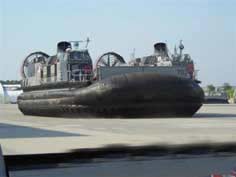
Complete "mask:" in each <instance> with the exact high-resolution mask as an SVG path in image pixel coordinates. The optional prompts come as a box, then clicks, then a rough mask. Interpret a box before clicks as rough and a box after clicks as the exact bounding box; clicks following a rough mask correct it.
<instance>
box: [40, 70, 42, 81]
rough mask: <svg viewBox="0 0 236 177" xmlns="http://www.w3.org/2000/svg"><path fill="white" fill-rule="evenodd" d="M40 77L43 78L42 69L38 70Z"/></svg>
mask: <svg viewBox="0 0 236 177" xmlns="http://www.w3.org/2000/svg"><path fill="white" fill-rule="evenodd" d="M40 77H41V79H43V70H42V69H41V72H40Z"/></svg>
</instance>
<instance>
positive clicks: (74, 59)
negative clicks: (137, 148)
mask: <svg viewBox="0 0 236 177" xmlns="http://www.w3.org/2000/svg"><path fill="white" fill-rule="evenodd" d="M80 42H81V41H70V42H67V41H63V42H59V43H58V44H57V53H56V55H54V56H49V55H47V54H45V53H44V52H35V53H31V54H30V55H28V56H27V57H26V58H25V60H24V62H23V64H22V68H21V75H22V88H23V91H24V92H23V93H22V94H21V95H20V96H19V97H18V107H19V109H20V110H21V112H22V113H23V114H25V115H39V116H67V115H74V116H76V117H82V116H85V115H88V116H98V117H100V116H101V117H134V118H136V117H147V116H155V117H159V116H166V117H172V116H175V117H176V116H192V115H193V114H195V113H196V111H197V110H198V109H199V108H200V107H201V106H202V103H203V101H204V93H203V90H202V89H201V87H200V86H199V83H200V82H199V81H198V80H197V79H196V74H195V73H196V72H195V69H194V62H193V60H192V59H191V57H190V55H188V54H183V49H184V45H183V44H182V42H180V45H179V52H177V49H176V48H175V52H174V54H173V55H170V54H169V51H168V48H167V45H166V44H165V43H156V44H155V45H154V53H153V54H152V55H150V56H146V57H142V58H133V59H132V60H131V61H130V62H129V63H126V61H125V60H124V58H123V57H122V56H121V55H119V54H117V53H115V52H108V53H105V54H103V55H102V56H101V57H99V58H98V60H97V62H96V64H95V67H94V68H93V63H92V59H91V57H90V54H89V52H88V49H87V45H88V42H89V40H87V41H85V42H86V47H85V49H80V46H79V44H80Z"/></svg>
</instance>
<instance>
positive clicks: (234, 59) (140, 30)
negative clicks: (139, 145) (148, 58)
mask: <svg viewBox="0 0 236 177" xmlns="http://www.w3.org/2000/svg"><path fill="white" fill-rule="evenodd" d="M235 9H236V1H235V0H227V1H225V0H221V1H220V0H182V1H180V0H178V1H177V0H145V1H144V0H129V1H128V0H40V1H36V0H20V1H17V0H0V61H1V63H0V80H7V79H8V80H11V79H20V74H19V70H20V65H21V63H22V61H23V59H24V57H26V56H27V55H28V54H29V53H30V52H34V51H44V52H46V53H48V54H49V55H54V54H55V52H56V43H57V42H58V41H61V40H83V39H86V37H89V38H90V39H91V40H92V41H91V43H90V45H89V50H90V54H91V56H92V58H93V61H94V62H95V61H96V59H97V58H98V56H99V55H101V54H102V53H104V52H107V51H115V52H118V53H120V55H122V56H123V57H124V58H125V59H126V60H129V58H130V54H131V52H132V51H133V48H135V49H136V56H137V57H138V56H140V57H141V56H144V55H149V54H152V53H153V44H154V43H155V42H158V41H164V42H167V44H168V46H169V49H170V50H171V52H173V48H174V45H175V44H178V42H179V40H180V39H182V40H183V43H184V45H185V52H186V53H189V54H190V55H191V56H192V58H193V59H194V61H195V63H196V67H197V69H198V70H200V71H199V77H198V78H199V80H201V81H202V82H203V83H202V85H208V84H215V85H221V84H223V83H224V82H229V83H231V84H233V85H236V10H235Z"/></svg>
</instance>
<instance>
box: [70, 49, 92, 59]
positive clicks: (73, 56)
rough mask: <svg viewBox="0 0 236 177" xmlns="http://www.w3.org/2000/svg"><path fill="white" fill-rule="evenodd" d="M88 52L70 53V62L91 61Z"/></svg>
mask: <svg viewBox="0 0 236 177" xmlns="http://www.w3.org/2000/svg"><path fill="white" fill-rule="evenodd" d="M90 59H91V58H90V56H89V53H88V51H72V52H70V60H90Z"/></svg>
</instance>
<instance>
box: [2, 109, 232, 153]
mask: <svg viewBox="0 0 236 177" xmlns="http://www.w3.org/2000/svg"><path fill="white" fill-rule="evenodd" d="M235 132H236V105H204V106H203V107H202V108H201V109H200V110H199V111H198V113H197V114H196V115H195V116H194V117H192V118H158V119H155V118H145V119H91V118H90V119H82V118H78V119H75V118H50V117H36V116H24V115H23V114H21V112H20V111H19V110H18V109H17V105H0V144H1V145H2V149H3V153H4V154H5V155H6V154H32V153H52V152H62V151H67V150H71V149H80V148H96V147H102V146H109V145H121V144H122V145H131V146H136V145H153V144H192V143H205V142H207V143H209V142H212V143H213V142H236V133H235Z"/></svg>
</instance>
